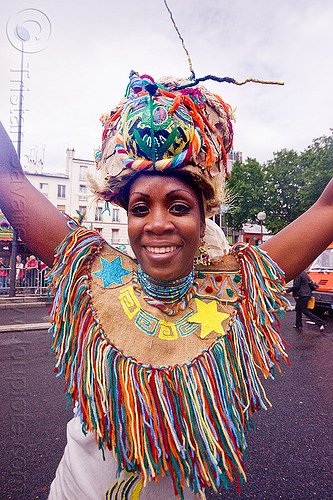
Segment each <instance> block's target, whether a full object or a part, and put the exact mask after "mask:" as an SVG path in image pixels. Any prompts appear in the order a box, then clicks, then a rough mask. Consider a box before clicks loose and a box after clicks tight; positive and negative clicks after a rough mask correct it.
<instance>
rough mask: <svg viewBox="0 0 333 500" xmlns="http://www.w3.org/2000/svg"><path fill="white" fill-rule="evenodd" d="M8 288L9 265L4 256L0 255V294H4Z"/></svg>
mask: <svg viewBox="0 0 333 500" xmlns="http://www.w3.org/2000/svg"><path fill="white" fill-rule="evenodd" d="M7 290H8V266H7V263H6V261H5V259H4V258H3V257H0V294H1V295H4V294H5V293H7Z"/></svg>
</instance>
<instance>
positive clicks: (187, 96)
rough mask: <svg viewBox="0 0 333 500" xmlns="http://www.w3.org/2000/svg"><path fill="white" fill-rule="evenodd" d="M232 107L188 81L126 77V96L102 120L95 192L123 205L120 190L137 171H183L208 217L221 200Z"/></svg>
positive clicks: (230, 144)
mask: <svg viewBox="0 0 333 500" xmlns="http://www.w3.org/2000/svg"><path fill="white" fill-rule="evenodd" d="M231 114H232V112H231V108H230V106H229V105H228V104H226V103H225V102H224V101H223V100H222V99H221V97H220V96H218V95H216V94H212V93H211V92H209V91H208V90H207V89H206V88H205V87H203V86H201V85H195V86H193V84H191V82H189V80H184V79H176V78H171V77H164V78H161V79H160V80H159V81H157V82H155V81H154V80H153V79H152V78H151V77H150V76H148V75H143V76H138V74H137V73H135V72H133V71H132V72H131V74H130V83H129V86H128V89H127V92H126V96H125V98H124V99H122V101H121V102H120V103H119V104H118V106H116V108H114V109H113V110H112V111H111V112H110V113H109V114H106V115H103V116H102V118H101V121H102V123H103V126H104V132H103V137H102V149H101V150H98V151H97V153H96V163H97V167H98V168H100V169H101V174H102V179H103V180H102V182H101V183H100V184H98V183H97V182H96V181H93V182H92V186H93V189H94V191H95V193H96V194H97V195H98V196H99V197H100V198H104V199H105V200H106V201H110V202H112V203H116V204H118V205H123V203H124V202H123V196H122V190H123V188H124V186H126V185H127V183H128V182H129V181H130V180H131V179H132V178H133V177H134V176H135V175H137V174H138V172H153V171H159V172H163V173H168V174H171V173H172V172H176V171H177V172H179V171H183V172H188V173H189V174H190V175H191V177H192V178H193V180H194V181H195V182H196V183H197V184H198V185H199V187H200V189H201V191H202V194H203V200H204V207H205V213H206V216H207V217H210V216H211V215H213V214H214V213H215V212H216V211H217V210H218V207H219V205H220V204H221V203H222V201H223V192H224V180H225V174H226V168H227V153H228V151H229V150H230V149H231V147H232V139H233V130H232V125H231V117H232V116H231Z"/></svg>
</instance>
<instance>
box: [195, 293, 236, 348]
mask: <svg viewBox="0 0 333 500" xmlns="http://www.w3.org/2000/svg"><path fill="white" fill-rule="evenodd" d="M195 302H196V304H197V309H198V312H196V313H195V314H193V316H191V317H190V318H189V319H188V320H187V321H188V322H189V323H201V334H200V337H201V338H202V339H204V338H205V337H206V336H207V335H208V334H209V333H210V332H212V331H213V330H214V332H216V333H221V334H222V335H225V332H224V330H223V328H222V325H221V323H222V321H223V320H225V319H227V318H228V317H229V314H227V313H221V312H218V310H217V307H216V302H215V300H212V301H211V302H208V304H206V303H205V302H203V301H202V300H199V299H195Z"/></svg>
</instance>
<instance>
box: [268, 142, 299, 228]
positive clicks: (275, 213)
mask: <svg viewBox="0 0 333 500" xmlns="http://www.w3.org/2000/svg"><path fill="white" fill-rule="evenodd" d="M264 169H265V207H266V214H267V218H266V221H265V226H266V227H267V229H269V230H270V231H272V232H273V233H277V232H278V231H280V230H281V229H283V228H284V227H285V226H287V225H288V224H290V222H292V221H293V220H295V219H296V218H297V217H299V216H300V215H301V214H302V213H303V212H304V199H303V196H302V188H303V187H304V184H305V180H304V179H305V173H304V166H303V165H301V164H300V162H299V155H298V153H297V152H296V151H293V150H287V149H282V150H281V151H279V152H277V153H274V159H273V160H270V161H268V162H267V164H266V165H265V166H264Z"/></svg>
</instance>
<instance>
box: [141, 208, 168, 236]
mask: <svg viewBox="0 0 333 500" xmlns="http://www.w3.org/2000/svg"><path fill="white" fill-rule="evenodd" d="M173 227H174V226H173V224H172V222H171V221H170V218H169V212H168V211H167V210H163V209H160V208H156V209H154V210H151V212H150V214H149V218H148V220H147V223H146V226H145V229H146V231H151V232H153V233H155V234H163V233H164V232H166V231H171V230H172V229H173Z"/></svg>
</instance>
